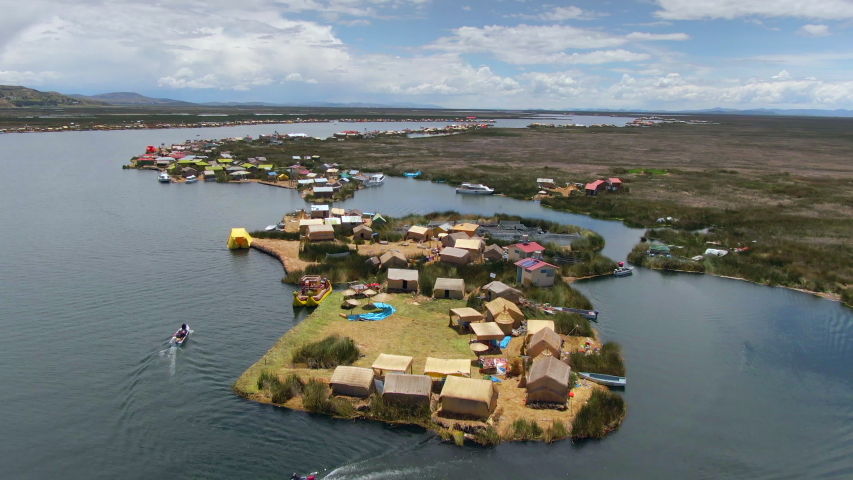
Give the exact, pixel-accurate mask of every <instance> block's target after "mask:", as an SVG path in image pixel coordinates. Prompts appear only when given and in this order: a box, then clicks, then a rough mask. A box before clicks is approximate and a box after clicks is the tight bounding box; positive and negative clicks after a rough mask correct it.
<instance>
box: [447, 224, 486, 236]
mask: <svg viewBox="0 0 853 480" xmlns="http://www.w3.org/2000/svg"><path fill="white" fill-rule="evenodd" d="M479 229H480V226H479V225H477V224H476V223H460V224H457V225H454V226H453V228H451V229H450V232H451V233H464V234H465V235H467V236H468V237H475V236H477V230H479Z"/></svg>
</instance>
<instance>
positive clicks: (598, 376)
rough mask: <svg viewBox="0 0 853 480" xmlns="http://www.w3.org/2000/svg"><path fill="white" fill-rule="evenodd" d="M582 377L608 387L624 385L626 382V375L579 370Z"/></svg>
mask: <svg viewBox="0 0 853 480" xmlns="http://www.w3.org/2000/svg"><path fill="white" fill-rule="evenodd" d="M578 375H580V376H581V377H582V378H585V379H587V380H592V381H593V382H595V383H598V384H601V385H607V386H608V387H624V386H625V384H626V380H625V377H617V376H616V375H605V374H603V373H589V372H578Z"/></svg>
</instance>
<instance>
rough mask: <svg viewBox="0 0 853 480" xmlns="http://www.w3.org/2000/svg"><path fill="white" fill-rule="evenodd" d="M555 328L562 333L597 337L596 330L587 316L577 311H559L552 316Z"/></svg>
mask: <svg viewBox="0 0 853 480" xmlns="http://www.w3.org/2000/svg"><path fill="white" fill-rule="evenodd" d="M552 319H553V320H554V328H555V329H556V331H557V333H559V334H561V335H570V336H573V337H590V338H595V330H593V329H592V325H591V324H590V323H589V320H587V319H586V317H584V316H582V315H580V314H577V313H568V312H557V313H555V314H554V316H553V317H552Z"/></svg>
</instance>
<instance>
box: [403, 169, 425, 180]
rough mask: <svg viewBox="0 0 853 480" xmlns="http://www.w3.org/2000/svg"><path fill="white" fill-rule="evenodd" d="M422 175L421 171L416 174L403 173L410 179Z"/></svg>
mask: <svg viewBox="0 0 853 480" xmlns="http://www.w3.org/2000/svg"><path fill="white" fill-rule="evenodd" d="M420 174H421V171H420V170H418V171H417V172H415V173H411V172H403V176H404V177H409V178H415V177H417V176H419V175H420Z"/></svg>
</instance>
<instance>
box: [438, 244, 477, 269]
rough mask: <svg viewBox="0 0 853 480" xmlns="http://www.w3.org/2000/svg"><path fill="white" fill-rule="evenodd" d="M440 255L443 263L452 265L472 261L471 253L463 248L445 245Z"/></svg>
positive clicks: (465, 263)
mask: <svg viewBox="0 0 853 480" xmlns="http://www.w3.org/2000/svg"><path fill="white" fill-rule="evenodd" d="M438 256H439V259H440V260H441V262H442V263H449V264H452V265H467V264H468V263H469V262H470V261H471V253H470V252H469V251H468V250H464V249H462V248H454V247H445V248H444V250H442V251H441V253H439V254H438Z"/></svg>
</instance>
